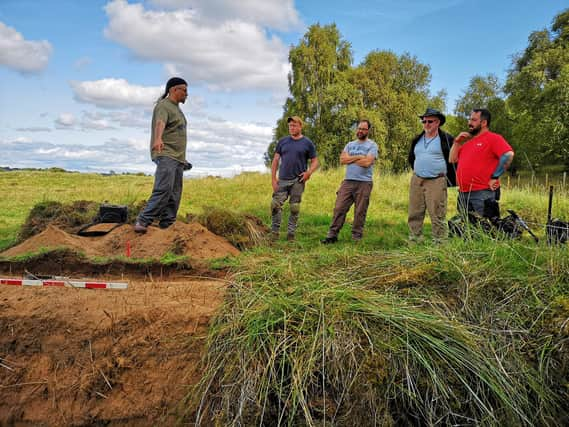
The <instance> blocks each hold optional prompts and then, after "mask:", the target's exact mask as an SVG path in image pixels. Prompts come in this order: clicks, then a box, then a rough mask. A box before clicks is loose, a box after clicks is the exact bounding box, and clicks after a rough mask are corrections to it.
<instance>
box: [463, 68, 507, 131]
mask: <svg viewBox="0 0 569 427" xmlns="http://www.w3.org/2000/svg"><path fill="white" fill-rule="evenodd" d="M499 95H500V83H499V82H498V77H496V76H495V75H494V74H488V75H487V76H474V77H472V78H471V79H470V83H469V84H468V88H467V89H466V90H465V91H464V92H463V94H462V97H461V98H460V99H458V100H457V101H456V106H455V108H454V114H456V115H457V116H458V117H462V118H464V119H466V120H468V118H469V117H470V112H471V111H472V110H473V109H475V108H487V107H488V104H489V102H490V101H491V100H493V99H495V98H498V97H499Z"/></svg>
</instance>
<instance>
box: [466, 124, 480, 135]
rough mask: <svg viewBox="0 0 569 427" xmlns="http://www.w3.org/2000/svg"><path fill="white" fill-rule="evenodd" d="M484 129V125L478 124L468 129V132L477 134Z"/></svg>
mask: <svg viewBox="0 0 569 427" xmlns="http://www.w3.org/2000/svg"><path fill="white" fill-rule="evenodd" d="M481 130H482V127H481V126H480V125H478V126H477V127H472V128H470V129H469V130H468V133H469V134H470V135H472V136H476V135H478V134H479V133H480V131H481Z"/></svg>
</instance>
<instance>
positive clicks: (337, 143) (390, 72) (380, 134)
mask: <svg viewBox="0 0 569 427" xmlns="http://www.w3.org/2000/svg"><path fill="white" fill-rule="evenodd" d="M289 58H290V62H291V66H292V70H291V72H290V74H289V90H290V97H289V98H288V99H287V100H286V102H285V105H284V107H283V116H282V117H281V118H280V119H279V120H278V121H277V126H276V128H275V132H274V135H273V142H272V143H271V145H270V146H269V148H268V150H267V153H266V155H265V161H266V163H267V164H269V163H270V160H271V159H272V157H273V154H274V149H275V145H276V142H277V141H278V139H279V138H281V137H283V136H285V135H287V133H288V129H287V124H286V118H287V117H288V116H290V115H298V116H300V117H302V118H303V119H304V121H305V126H304V128H303V133H304V135H306V136H307V137H309V138H310V139H312V141H314V143H315V144H316V147H317V150H318V156H319V158H320V160H321V163H322V165H323V167H325V168H327V167H335V166H337V165H338V164H339V155H340V152H341V151H342V149H343V147H344V145H345V144H346V142H348V141H350V140H352V139H354V133H355V132H354V125H355V124H356V123H357V122H358V120H361V119H363V118H366V119H368V120H370V121H371V122H372V131H371V132H370V138H372V139H374V140H375V141H376V142H377V143H378V145H379V147H380V162H381V165H382V166H383V167H385V168H389V169H391V170H395V171H399V170H402V169H404V168H406V158H407V150H408V145H409V141H410V140H411V138H412V136H413V135H414V134H415V133H417V132H418V131H419V130H420V129H421V127H420V124H419V120H418V117H417V116H418V114H420V113H421V112H423V111H424V109H425V108H426V106H427V105H434V106H436V107H438V108H441V109H442V108H444V98H445V96H446V93H445V92H444V91H442V92H440V93H438V94H437V95H436V96H434V97H432V98H430V96H429V83H430V79H431V75H430V68H429V66H428V65H424V64H421V63H420V62H419V61H418V60H417V59H416V58H415V57H412V56H410V55H409V54H403V55H401V56H398V55H396V54H395V53H393V52H388V51H373V52H370V53H369V54H368V55H367V56H366V57H365V59H364V60H363V62H362V63H361V64H360V65H358V66H357V67H352V53H351V50H350V44H349V43H348V42H347V41H345V40H343V39H342V37H341V35H340V33H339V31H338V29H337V28H336V26H335V25H328V26H324V27H322V26H320V25H313V26H311V27H310V28H309V29H308V31H307V33H306V34H305V36H304V37H303V38H302V40H301V41H300V43H299V45H298V46H293V47H292V48H291V50H290V54H289Z"/></svg>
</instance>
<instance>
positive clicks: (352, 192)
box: [321, 120, 377, 244]
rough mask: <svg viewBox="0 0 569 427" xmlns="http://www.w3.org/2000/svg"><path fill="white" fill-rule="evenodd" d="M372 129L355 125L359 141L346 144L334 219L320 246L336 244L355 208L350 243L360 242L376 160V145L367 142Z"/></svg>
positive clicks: (341, 160) (363, 125) (360, 123)
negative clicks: (343, 169)
mask: <svg viewBox="0 0 569 427" xmlns="http://www.w3.org/2000/svg"><path fill="white" fill-rule="evenodd" d="M370 128H371V123H370V122H369V120H361V121H360V122H359V123H358V132H357V137H358V139H357V140H355V141H352V142H349V143H348V144H346V146H345V147H344V150H343V151H342V154H341V155H340V163H341V164H343V165H347V167H346V178H345V179H344V181H342V184H341V185H340V188H339V189H338V192H337V197H336V206H335V207H334V218H333V219H332V225H330V229H329V230H328V235H327V236H326V238H325V239H323V240H322V241H321V242H322V243H323V244H330V243H336V242H337V241H338V233H340V230H341V229H342V226H343V225H344V222H345V221H346V214H347V213H348V211H349V210H350V207H351V206H352V204H353V205H355V206H354V223H353V224H352V240H354V241H359V240H361V238H362V236H363V231H364V224H365V220H366V215H367V208H368V206H369V197H370V194H371V190H372V187H373V165H374V163H375V159H376V158H377V144H376V143H375V142H374V141H372V140H370V139H368V133H369V130H370Z"/></svg>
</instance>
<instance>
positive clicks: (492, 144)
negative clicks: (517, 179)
mask: <svg viewBox="0 0 569 427" xmlns="http://www.w3.org/2000/svg"><path fill="white" fill-rule="evenodd" d="M508 151H513V149H512V147H511V146H510V144H508V143H507V142H506V140H505V139H504V138H503V137H502V136H501V135H498V134H497V133H494V132H490V131H488V132H484V133H483V134H481V135H478V136H475V137H474V138H472V139H471V140H470V141H468V142H466V143H465V144H464V145H463V146H462V147H460V149H459V151H458V167H457V170H456V179H457V182H458V189H459V191H460V192H461V193H465V192H470V191H479V190H489V189H490V188H489V187H488V181H490V178H491V177H492V173H493V172H494V171H495V170H496V168H497V167H498V163H499V161H500V157H501V156H502V154H504V153H507V152H508ZM498 185H500V183H499V182H498Z"/></svg>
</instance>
